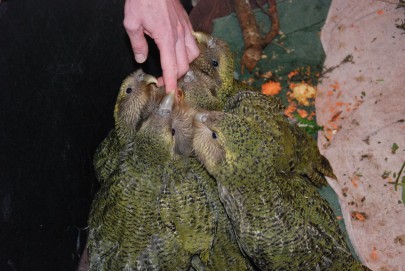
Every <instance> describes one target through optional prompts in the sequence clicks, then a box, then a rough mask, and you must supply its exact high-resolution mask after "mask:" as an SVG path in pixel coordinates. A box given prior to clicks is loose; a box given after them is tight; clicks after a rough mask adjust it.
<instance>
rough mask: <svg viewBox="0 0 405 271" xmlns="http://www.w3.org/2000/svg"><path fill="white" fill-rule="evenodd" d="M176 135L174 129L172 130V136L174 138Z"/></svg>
mask: <svg viewBox="0 0 405 271" xmlns="http://www.w3.org/2000/svg"><path fill="white" fill-rule="evenodd" d="M175 134H176V130H175V129H174V128H172V136H174V135H175Z"/></svg>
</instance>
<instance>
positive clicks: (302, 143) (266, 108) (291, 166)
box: [225, 91, 336, 186]
mask: <svg viewBox="0 0 405 271" xmlns="http://www.w3.org/2000/svg"><path fill="white" fill-rule="evenodd" d="M283 109H284V108H283V105H282V104H281V102H280V101H279V99H278V98H276V97H274V96H266V95H263V94H260V93H256V92H249V91H244V92H239V93H237V94H236V95H235V96H233V97H232V98H231V99H229V100H228V102H227V104H226V106H225V111H226V112H232V113H234V114H237V115H239V116H244V117H246V118H248V119H250V120H252V121H255V122H257V123H258V124H259V125H260V127H261V130H262V131H263V133H264V134H269V135H270V137H273V138H274V140H276V142H277V144H278V145H279V146H280V148H281V150H280V152H282V155H281V156H280V157H279V159H278V160H277V169H278V170H279V171H284V172H296V173H298V174H301V175H304V176H307V177H308V178H309V179H310V180H311V181H312V182H313V183H314V184H315V185H317V186H319V185H326V184H327V182H326V180H325V178H324V175H326V176H328V177H331V178H336V177H335V175H334V174H333V170H332V167H331V166H330V164H329V162H328V160H327V159H326V158H325V157H324V156H322V155H321V154H320V153H319V149H318V146H317V144H316V141H315V140H313V139H312V137H311V136H309V135H308V134H307V133H306V132H305V131H304V130H302V129H301V128H299V127H298V126H297V125H296V124H294V123H291V122H290V121H289V120H288V119H287V118H286V117H285V116H284V114H283Z"/></svg>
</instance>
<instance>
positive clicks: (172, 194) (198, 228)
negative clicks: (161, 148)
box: [140, 102, 252, 271]
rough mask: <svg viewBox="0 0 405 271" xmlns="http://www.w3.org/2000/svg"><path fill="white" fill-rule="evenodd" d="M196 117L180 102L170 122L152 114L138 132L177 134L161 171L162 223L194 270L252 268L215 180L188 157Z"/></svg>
mask: <svg viewBox="0 0 405 271" xmlns="http://www.w3.org/2000/svg"><path fill="white" fill-rule="evenodd" d="M194 115H195V114H194V110H193V109H192V108H189V107H188V106H186V105H185V104H183V103H181V102H180V103H179V104H176V105H175V107H174V108H173V110H172V112H171V113H170V118H169V119H167V118H164V117H162V116H161V115H160V114H154V115H152V116H151V117H150V118H149V119H148V120H147V121H146V122H145V123H144V124H143V126H142V128H141V130H140V131H142V130H143V129H145V130H148V131H149V132H150V131H153V134H158V135H161V134H163V132H162V129H163V130H165V131H168V130H170V131H171V134H172V136H173V148H172V155H173V159H171V160H170V161H169V162H168V163H167V165H166V166H165V167H164V169H163V172H162V181H163V187H162V190H161V194H160V196H159V208H158V209H159V223H160V225H161V227H162V231H163V232H165V235H168V236H172V238H171V239H172V240H173V239H175V240H177V241H178V242H179V243H180V244H181V245H180V248H179V250H183V251H185V253H187V254H188V255H189V256H188V257H189V259H190V260H191V265H192V267H193V268H194V269H195V270H206V271H208V270H252V267H251V265H250V263H249V261H248V259H247V258H245V257H244V256H243V255H242V253H241V251H240V250H239V247H238V245H237V243H236V241H235V238H234V237H233V232H232V231H231V226H230V221H229V220H228V218H227V216H226V213H225V210H224V208H223V206H222V204H221V202H220V200H219V196H218V191H217V189H216V183H215V180H213V179H212V177H211V176H210V175H209V174H208V172H207V171H206V170H205V169H204V168H203V167H202V165H201V163H200V162H199V161H198V160H197V159H196V158H195V157H189V154H190V153H191V150H192V149H191V148H192V137H193V135H194V134H193V128H194V127H193V126H192V125H193V119H194ZM168 120H169V122H167V121H168ZM159 123H162V124H159ZM165 261H167V260H165ZM165 261H164V262H165ZM175 268H177V267H176V266H173V265H172V266H171V269H170V268H168V269H165V270H175Z"/></svg>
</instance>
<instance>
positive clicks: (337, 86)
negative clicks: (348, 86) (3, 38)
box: [329, 81, 340, 90]
mask: <svg viewBox="0 0 405 271" xmlns="http://www.w3.org/2000/svg"><path fill="white" fill-rule="evenodd" d="M329 86H330V87H331V88H333V89H336V90H337V89H340V85H339V83H338V82H337V81H335V83H334V84H332V85H329Z"/></svg>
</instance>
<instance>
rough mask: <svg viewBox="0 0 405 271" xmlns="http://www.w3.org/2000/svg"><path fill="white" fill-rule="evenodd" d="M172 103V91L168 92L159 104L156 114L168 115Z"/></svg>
mask: <svg viewBox="0 0 405 271" xmlns="http://www.w3.org/2000/svg"><path fill="white" fill-rule="evenodd" d="M173 105H174V92H169V93H168V94H167V95H166V96H165V97H164V98H163V100H162V102H161V103H160V105H159V110H158V114H159V115H161V116H164V117H166V116H169V115H170V113H171V112H172V108H173Z"/></svg>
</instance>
